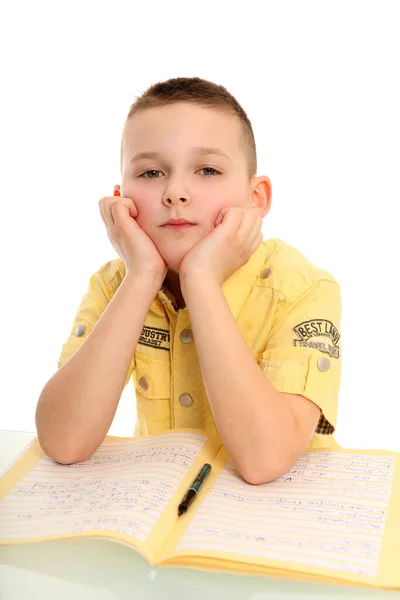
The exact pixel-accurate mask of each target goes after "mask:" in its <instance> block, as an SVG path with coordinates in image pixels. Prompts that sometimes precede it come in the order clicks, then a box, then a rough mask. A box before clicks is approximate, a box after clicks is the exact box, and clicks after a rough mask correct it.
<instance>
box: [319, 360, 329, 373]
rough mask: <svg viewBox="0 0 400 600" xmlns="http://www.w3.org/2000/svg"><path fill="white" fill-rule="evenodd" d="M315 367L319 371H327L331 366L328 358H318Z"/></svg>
mask: <svg viewBox="0 0 400 600" xmlns="http://www.w3.org/2000/svg"><path fill="white" fill-rule="evenodd" d="M317 365H318V369H319V370H320V371H327V370H328V369H329V367H330V366H331V361H330V360H329V358H320V359H319V361H318V362H317Z"/></svg>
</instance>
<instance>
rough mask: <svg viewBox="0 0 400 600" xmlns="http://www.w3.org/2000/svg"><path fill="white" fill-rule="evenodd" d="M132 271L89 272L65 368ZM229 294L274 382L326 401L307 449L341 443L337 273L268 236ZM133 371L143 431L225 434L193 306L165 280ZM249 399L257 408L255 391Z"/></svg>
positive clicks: (116, 264) (117, 265)
mask: <svg viewBox="0 0 400 600" xmlns="http://www.w3.org/2000/svg"><path fill="white" fill-rule="evenodd" d="M124 276H125V264H124V262H123V260H122V259H120V258H118V259H115V260H112V261H109V262H107V263H105V264H104V265H103V266H102V267H101V268H100V269H99V271H97V272H96V273H94V274H93V275H92V276H91V277H90V280H89V286H88V291H87V292H86V294H85V295H84V296H83V298H82V300H81V304H80V306H79V308H78V311H77V313H76V316H75V319H74V322H73V324H72V329H71V332H70V335H69V337H68V339H67V341H66V343H65V344H64V346H63V348H62V352H61V356H60V359H59V361H58V367H59V368H60V367H61V366H62V365H63V364H65V363H66V362H67V360H68V359H69V358H70V357H71V356H72V355H73V354H74V352H76V350H77V349H78V348H79V347H80V346H81V345H82V344H83V343H84V341H85V339H86V338H87V336H88V335H89V334H90V332H91V330H92V328H93V327H94V325H95V324H96V321H97V320H98V319H99V318H100V316H101V314H102V313H103V311H104V310H105V308H106V307H107V304H108V303H109V302H110V300H111V299H112V296H113V295H114V293H115V292H116V291H117V289H118V286H119V285H120V283H121V281H122V280H123V278H124ZM222 292H223V294H224V296H225V299H226V301H227V302H228V304H229V307H230V310H231V312H232V314H233V316H234V318H235V321H236V323H237V326H238V327H239V329H240V331H241V333H242V335H243V337H244V339H245V340H246V343H247V345H248V347H249V349H250V351H251V353H252V355H253V357H254V359H255V360H256V361H257V364H258V365H259V366H260V368H261V369H262V370H263V372H264V373H265V376H266V377H267V378H268V380H269V381H270V382H271V383H272V384H273V386H274V387H275V388H276V389H277V390H278V391H279V392H288V393H291V394H300V395H303V396H305V397H306V398H308V399H309V400H312V402H314V403H315V404H316V405H317V406H319V407H320V409H321V411H322V412H321V417H320V420H319V423H318V425H317V428H316V430H315V433H314V435H313V437H312V440H311V442H310V444H309V446H308V447H309V448H311V447H315V446H328V445H335V446H337V442H336V440H335V439H334V435H333V434H334V431H335V427H336V420H337V408H338V395H339V387H340V375H341V361H342V352H341V336H340V333H339V328H340V319H341V297H340V287H339V284H338V283H337V282H336V280H335V279H334V277H333V276H332V275H331V274H330V273H328V271H326V270H323V269H321V268H319V267H317V266H315V265H314V264H312V263H311V262H310V261H309V260H308V259H307V258H306V257H305V256H304V255H302V254H301V253H300V252H299V251H298V250H296V249H295V248H293V247H292V246H290V245H288V244H286V243H285V242H283V241H282V240H279V239H277V238H271V239H267V240H263V241H262V242H261V244H260V246H259V247H258V248H257V250H256V251H255V252H254V253H253V254H252V256H251V257H250V259H249V260H248V262H247V263H246V264H245V265H243V266H242V267H240V269H238V270H237V271H236V272H235V273H233V275H232V276H231V277H230V278H229V279H227V280H226V281H225V282H224V283H223V285H222ZM204 326H205V327H206V326H207V324H206V323H205V324H204ZM214 335H216V336H217V335H220V332H219V331H215V332H214ZM131 377H132V379H133V385H134V388H135V395H136V409H137V423H136V427H135V431H134V436H143V435H152V434H156V433H160V432H163V431H166V430H169V429H173V428H177V427H190V428H201V429H203V428H204V429H205V430H206V431H209V432H210V433H213V434H214V435H215V434H217V429H216V426H215V422H214V418H213V415H212V412H211V409H210V405H209V402H208V399H207V395H206V392H205V388H204V384H203V379H202V375H201V370H200V364H199V361H198V357H197V353H196V348H195V344H194V341H193V336H192V331H191V325H190V317H189V313H188V309H187V307H185V308H184V309H180V310H177V306H176V299H175V297H174V296H173V294H172V292H171V291H170V290H169V289H167V288H166V287H164V285H162V286H161V288H160V290H159V291H158V293H157V295H156V296H155V298H154V300H153V301H152V303H151V305H150V307H149V310H148V313H147V316H146V319H145V323H144V325H143V329H142V333H141V335H140V338H139V341H138V344H137V347H136V350H135V353H134V356H133V357H132V361H131V364H130V367H129V370H128V373H127V376H126V380H125V386H126V385H127V384H128V382H129V380H130V379H131ZM244 401H245V402H248V406H249V410H251V398H247V399H245V400H244Z"/></svg>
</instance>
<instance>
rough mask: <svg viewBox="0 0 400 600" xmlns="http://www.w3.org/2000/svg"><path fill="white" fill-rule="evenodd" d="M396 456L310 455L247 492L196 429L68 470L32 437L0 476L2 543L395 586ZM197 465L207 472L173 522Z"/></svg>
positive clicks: (398, 571) (220, 450) (399, 490)
mask: <svg viewBox="0 0 400 600" xmlns="http://www.w3.org/2000/svg"><path fill="white" fill-rule="evenodd" d="M399 457H400V453H395V452H390V451H386V450H355V449H352V450H349V449H341V450H340V451H338V450H337V448H335V449H333V448H332V449H330V448H323V449H322V448H321V449H318V448H313V449H311V450H309V451H306V452H304V453H303V454H302V455H301V457H300V458H299V459H298V460H297V462H296V463H295V464H294V465H293V467H292V468H291V469H290V470H289V471H287V473H285V475H284V476H282V477H280V478H279V479H277V480H276V481H273V482H270V483H266V484H262V485H251V484H249V483H247V482H246V481H245V480H244V479H243V478H242V477H241V475H240V474H239V472H238V471H237V470H236V469H235V467H234V465H233V463H232V462H231V460H230V458H229V456H228V454H227V452H226V450H225V448H224V447H223V446H221V442H220V441H217V440H215V439H213V438H208V437H207V435H206V434H205V432H203V431H199V430H194V429H175V430H172V431H168V432H166V433H162V434H159V435H153V436H148V437H141V438H118V437H114V436H107V437H106V438H105V440H104V442H103V443H102V444H101V446H99V448H98V449H97V450H96V452H94V454H93V455H92V456H91V457H90V459H88V460H86V461H84V462H81V463H75V464H71V465H62V464H59V463H56V462H54V461H53V460H52V459H50V458H49V457H48V456H47V455H46V454H45V453H44V452H43V451H42V449H41V448H40V445H39V442H38V440H37V438H35V439H34V440H33V441H32V442H31V443H30V444H29V445H28V447H27V448H26V449H25V450H24V452H23V453H22V454H21V455H20V456H19V458H18V459H17V460H16V462H15V463H14V464H13V465H12V466H11V467H10V468H9V470H8V471H6V473H5V474H4V475H3V477H2V478H1V480H0V485H1V487H0V544H3V545H4V544H20V543H27V542H37V541H44V540H51V539H60V538H72V537H74V538H75V537H93V538H94V537H98V538H107V539H110V540H113V541H116V542H120V543H123V544H126V545H127V546H129V547H131V548H133V549H134V550H136V551H138V552H140V553H141V554H142V555H143V556H144V557H145V558H146V559H147V561H148V562H149V564H151V565H152V566H176V567H191V568H197V569H205V570H215V571H221V572H222V571H231V572H235V573H243V574H255V575H267V576H270V577H278V578H285V579H286V578H289V579H301V580H308V581H320V582H329V583H335V582H336V583H342V584H343V583H347V584H354V585H362V586H374V587H382V588H396V589H400V568H399V567H400V562H399V560H400V559H399V557H400V461H399ZM204 463H210V464H211V465H212V470H211V473H210V474H209V476H208V477H207V479H206V480H205V482H204V484H203V486H202V487H201V489H200V493H199V496H198V497H197V498H196V499H195V500H194V501H193V503H192V504H191V506H190V507H189V509H188V511H187V512H186V513H184V514H183V515H182V516H181V517H178V512H177V511H178V505H179V503H180V502H181V500H182V498H183V496H184V495H185V492H186V491H187V489H188V488H189V487H190V485H191V483H192V481H193V479H194V478H195V477H196V475H197V473H198V471H199V470H200V468H201V467H202V465H203V464H204Z"/></svg>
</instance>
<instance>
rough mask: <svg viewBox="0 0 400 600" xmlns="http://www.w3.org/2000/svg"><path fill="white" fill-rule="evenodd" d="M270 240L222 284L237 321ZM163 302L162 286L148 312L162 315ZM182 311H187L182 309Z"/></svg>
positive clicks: (268, 249) (223, 291) (262, 243)
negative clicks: (151, 311)
mask: <svg viewBox="0 0 400 600" xmlns="http://www.w3.org/2000/svg"><path fill="white" fill-rule="evenodd" d="M269 241H271V242H272V240H263V241H262V242H261V244H260V245H259V246H258V248H257V249H256V250H255V251H254V252H253V254H252V255H251V256H250V258H249V260H248V261H247V263H245V264H244V265H242V266H241V267H240V268H239V269H238V270H237V271H235V272H234V273H233V274H232V275H231V276H230V277H229V278H228V279H226V280H225V281H224V282H223V284H222V293H223V294H224V296H225V300H226V301H227V303H228V305H229V308H230V310H231V312H232V315H233V317H234V319H235V321H236V320H237V318H238V316H239V314H240V312H241V310H242V308H243V306H244V304H245V303H246V300H247V298H248V296H249V294H250V292H251V289H252V287H253V285H254V283H255V281H256V279H257V277H258V275H259V273H260V271H261V270H262V268H263V266H264V264H265V262H266V260H268V256H269V254H270V246H269V244H268V242H269ZM163 299H164V300H165V292H164V284H163V285H162V286H161V287H160V289H159V291H158V293H157V295H156V297H155V298H154V300H153V301H152V303H151V305H150V310H153V311H154V312H155V313H157V314H160V315H164V306H163V303H162V300H163ZM184 310H187V308H186V309H184Z"/></svg>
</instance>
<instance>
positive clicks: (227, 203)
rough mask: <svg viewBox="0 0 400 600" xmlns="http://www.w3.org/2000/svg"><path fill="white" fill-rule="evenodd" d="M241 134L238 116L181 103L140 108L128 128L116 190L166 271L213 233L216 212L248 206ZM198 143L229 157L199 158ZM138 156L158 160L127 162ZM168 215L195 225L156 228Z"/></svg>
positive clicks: (203, 155) (249, 189) (177, 264)
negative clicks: (132, 210)
mask: <svg viewBox="0 0 400 600" xmlns="http://www.w3.org/2000/svg"><path fill="white" fill-rule="evenodd" d="M240 134H241V126H240V121H239V119H238V118H237V117H235V116H233V115H227V114H224V113H222V112H220V111H218V110H215V109H212V108H203V107H200V106H197V105H193V104H190V103H187V102H177V103H175V104H170V105H168V106H164V107H157V108H150V109H146V110H144V111H143V112H139V113H138V114H136V115H134V116H133V117H132V118H131V119H130V120H129V121H128V123H127V124H126V126H125V129H124V134H123V136H124V152H123V160H122V174H121V175H122V181H121V189H120V193H121V196H124V197H127V198H132V199H133V200H134V202H135V204H136V207H137V210H138V216H137V217H136V221H137V223H138V224H139V225H140V227H141V228H142V229H143V230H144V231H145V233H146V234H147V235H148V236H149V237H150V239H151V240H152V241H153V243H154V244H155V246H156V247H157V249H158V251H159V253H160V254H161V256H162V257H163V259H164V260H165V262H166V264H167V265H168V267H170V268H171V269H175V270H177V271H178V270H179V265H180V263H181V261H182V259H183V258H184V256H185V255H186V254H187V252H189V250H191V248H193V246H195V245H196V244H197V243H198V242H199V241H200V240H201V239H203V238H204V237H205V236H206V235H207V234H208V233H209V232H210V231H212V230H213V229H214V227H215V220H216V218H217V216H218V214H219V212H220V210H221V209H223V208H225V207H231V206H237V207H249V206H250V203H251V201H252V195H251V192H252V189H251V182H250V181H249V179H248V175H247V162H246V156H245V154H244V150H243V149H242V147H241V145H240V143H241V141H240ZM199 146H203V147H217V148H219V149H220V150H222V151H223V152H224V153H225V154H226V155H227V157H225V156H221V155H217V154H211V153H210V154H197V153H196V152H195V151H194V148H195V147H199ZM139 152H158V153H159V154H160V156H159V157H157V158H141V159H140V160H135V161H133V162H131V161H132V159H133V158H134V156H135V155H136V154H137V153H139ZM148 171H150V172H148ZM171 218H175V219H178V218H184V219H188V220H189V221H192V222H194V223H195V224H196V225H195V226H193V227H187V228H183V229H180V230H174V229H170V228H166V227H162V224H163V223H165V221H167V220H168V219H171Z"/></svg>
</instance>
